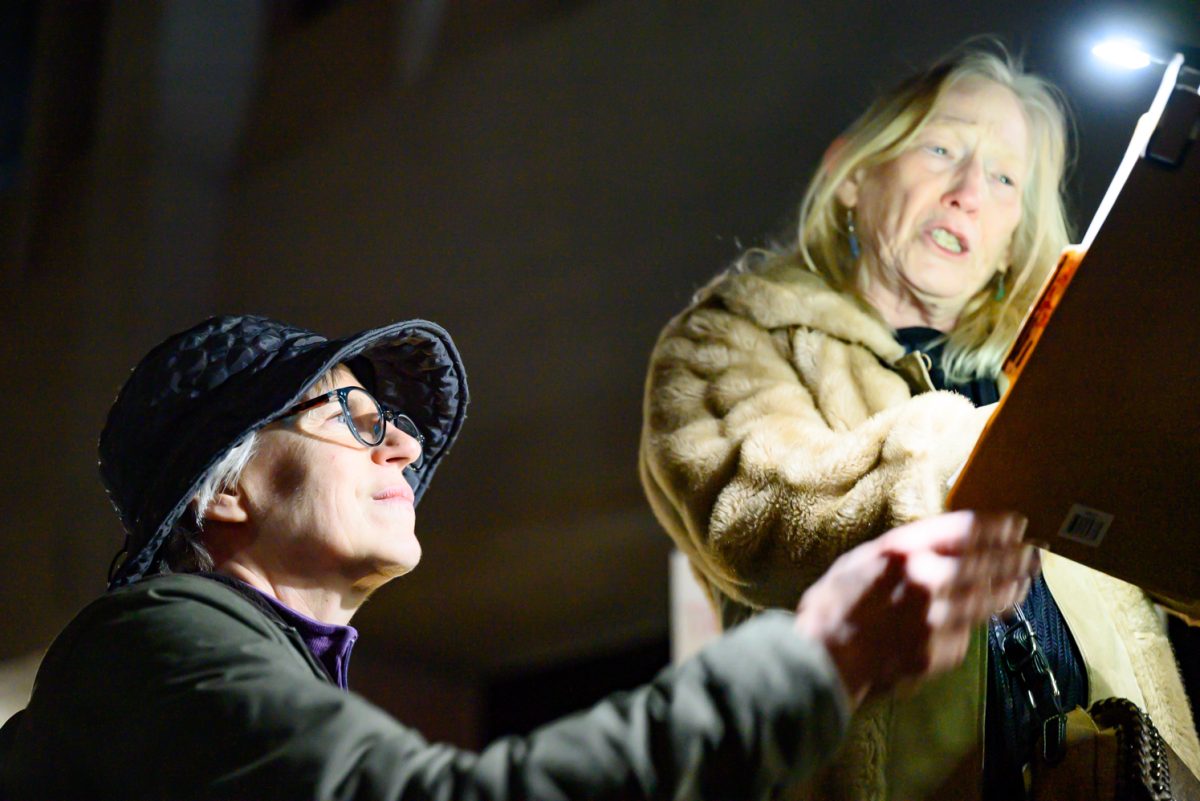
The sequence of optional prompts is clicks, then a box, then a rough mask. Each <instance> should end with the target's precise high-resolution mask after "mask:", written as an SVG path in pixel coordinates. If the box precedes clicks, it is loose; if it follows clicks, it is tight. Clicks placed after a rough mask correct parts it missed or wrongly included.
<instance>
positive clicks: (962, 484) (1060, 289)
mask: <svg viewBox="0 0 1200 801" xmlns="http://www.w3.org/2000/svg"><path fill="white" fill-rule="evenodd" d="M1183 69H1185V68H1183V58H1182V56H1176V58H1175V60H1173V61H1172V62H1171V64H1170V65H1169V67H1168V69H1167V71H1166V73H1165V74H1164V76H1163V82H1162V85H1160V87H1159V92H1158V94H1157V95H1156V97H1155V102H1154V104H1152V105H1151V109H1150V111H1149V112H1147V113H1146V114H1145V115H1143V118H1142V121H1141V122H1140V123H1139V125H1138V128H1137V130H1136V131H1135V133H1134V137H1133V139H1132V140H1131V142H1130V146H1129V148H1128V150H1127V151H1126V157H1125V158H1124V159H1123V160H1122V163H1121V167H1120V168H1119V169H1118V172H1117V176H1116V177H1115V178H1114V180H1113V183H1112V185H1111V186H1110V187H1109V190H1108V193H1107V194H1106V195H1105V199H1104V201H1103V202H1102V203H1101V206H1100V209H1099V210H1098V211H1097V214H1096V218H1095V219H1094V220H1093V221H1092V225H1091V227H1090V228H1089V229H1088V232H1087V235H1085V237H1084V240H1083V242H1082V243H1081V244H1080V245H1078V246H1071V247H1069V248H1067V249H1066V250H1065V251H1064V252H1063V255H1062V257H1061V259H1060V261H1059V263H1058V267H1057V269H1056V270H1055V271H1054V272H1053V273H1052V274H1051V276H1050V277H1049V279H1047V282H1046V284H1045V286H1044V287H1043V289H1042V293H1041V295H1040V298H1039V300H1038V302H1037V303H1035V304H1034V305H1033V307H1032V309H1031V310H1030V313H1029V315H1028V316H1027V317H1026V320H1025V323H1024V325H1023V326H1022V330H1021V333H1020V334H1019V335H1018V337H1017V339H1016V341H1015V342H1014V344H1013V347H1012V349H1011V350H1010V352H1009V355H1008V357H1007V358H1006V360H1005V365H1004V373H1005V375H1006V376H1007V377H1008V378H1009V380H1010V382H1011V384H1010V387H1009V390H1008V392H1007V393H1006V394H1005V396H1004V397H1003V398H1002V399H1001V401H1000V403H999V404H998V405H997V409H996V411H995V412H994V413H993V415H992V417H991V419H990V420H989V422H988V424H987V426H986V427H985V429H984V431H983V434H982V435H981V436H980V438H979V440H978V442H977V443H976V445H975V449H974V451H973V452H972V454H971V456H970V457H969V458H968V460H967V462H966V463H965V464H964V466H963V469H962V470H961V471H960V472H959V474H958V476H957V479H956V480H955V483H954V485H953V486H952V488H951V490H950V493H949V495H948V496H947V507H948V508H950V509H967V508H973V509H989V508H991V509H1015V510H1018V511H1020V512H1022V513H1024V514H1026V515H1027V516H1028V517H1029V528H1028V530H1027V534H1026V536H1027V537H1028V538H1030V539H1032V540H1035V541H1037V542H1038V543H1039V544H1041V545H1043V546H1044V547H1046V548H1048V550H1050V551H1052V552H1054V553H1057V554H1061V555H1062V556H1065V557H1067V558H1069V559H1072V560H1074V561H1077V562H1081V563H1083V564H1085V565H1087V566H1089V567H1092V568H1095V569H1097V570H1100V571H1102V572H1105V573H1108V574H1110V575H1112V576H1115V577H1117V578H1120V579H1122V580H1125V581H1128V582H1130V583H1132V584H1135V585H1138V586H1140V587H1143V588H1144V589H1147V590H1151V591H1156V592H1159V593H1162V594H1164V595H1167V596H1171V597H1175V598H1180V599H1188V600H1194V599H1198V598H1200V144H1198V143H1197V142H1196V137H1197V135H1198V133H1200V94H1197V90H1196V88H1195V85H1194V83H1193V86H1191V87H1188V86H1185V85H1183V84H1177V80H1178V78H1179V75H1180V72H1181V70H1183ZM1186 73H1187V74H1188V76H1189V77H1192V76H1195V77H1200V73H1197V72H1196V71H1195V70H1186Z"/></svg>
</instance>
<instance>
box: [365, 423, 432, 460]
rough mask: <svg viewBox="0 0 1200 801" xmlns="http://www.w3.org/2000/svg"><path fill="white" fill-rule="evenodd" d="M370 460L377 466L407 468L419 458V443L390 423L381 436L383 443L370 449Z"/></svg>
mask: <svg viewBox="0 0 1200 801" xmlns="http://www.w3.org/2000/svg"><path fill="white" fill-rule="evenodd" d="M371 458H372V459H374V460H375V461H376V462H378V463H379V464H390V465H394V466H397V467H401V468H404V467H408V466H409V465H410V464H412V463H413V462H415V461H417V460H418V459H420V458H421V443H419V442H417V440H416V438H414V437H412V436H409V435H408V434H406V433H405V432H403V431H401V430H400V429H399V428H397V427H396V426H395V425H392V424H391V423H388V424H387V430H386V431H385V432H384V435H383V442H381V443H379V444H378V445H376V446H375V447H374V448H371Z"/></svg>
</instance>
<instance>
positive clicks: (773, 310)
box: [639, 263, 1200, 799]
mask: <svg viewBox="0 0 1200 801" xmlns="http://www.w3.org/2000/svg"><path fill="white" fill-rule="evenodd" d="M912 356H917V354H913V355H912ZM912 356H910V357H905V354H904V349H903V348H902V347H901V346H900V345H899V343H897V342H896V340H895V339H894V337H893V333H892V331H891V330H890V329H889V328H888V327H887V326H886V325H885V324H883V323H882V322H881V321H880V319H879V318H878V317H877V316H876V315H875V314H873V313H872V312H871V311H870V310H868V309H867V308H866V307H865V306H863V305H861V304H859V303H858V302H856V301H855V300H854V299H852V298H850V297H848V296H846V295H843V294H840V293H838V292H835V291H833V290H832V289H830V288H829V287H828V286H827V285H826V284H825V283H824V282H823V281H822V280H821V279H820V278H819V277H817V276H816V275H814V274H812V273H810V272H808V271H806V270H804V269H801V268H800V267H797V266H795V265H792V264H786V263H768V264H766V265H763V266H761V267H757V268H754V269H751V270H748V271H740V272H730V273H726V274H724V275H721V276H718V277H717V278H716V279H715V280H714V281H713V282H712V283H711V284H709V286H707V287H706V288H705V289H703V290H702V291H701V292H700V293H698V295H697V297H696V299H695V301H694V302H693V304H692V305H691V306H690V307H689V308H688V309H686V310H685V311H684V312H683V313H682V314H681V315H679V316H678V317H676V318H675V319H673V320H672V321H671V322H670V323H669V324H668V325H667V326H666V328H665V329H664V331H663V333H662V335H661V336H660V338H659V340H658V342H657V344H656V345H655V348H654V351H653V354H652V356H651V364H650V370H649V375H648V378H647V383H646V394H645V406H644V427H643V431H642V440H641V449H640V459H639V466H640V472H641V477H642V482H643V485H644V487H645V489H646V493H647V496H648V498H649V500H650V503H651V506H652V507H653V509H654V512H655V515H656V516H657V517H658V519H659V521H660V522H661V524H662V525H663V526H664V527H665V528H666V529H667V531H668V533H669V534H670V535H671V537H672V538H673V539H674V541H675V543H676V545H677V546H678V547H679V548H680V549H681V550H682V551H683V552H684V553H686V554H687V555H688V557H689V560H690V561H691V564H692V568H693V570H694V572H695V573H696V574H697V576H698V577H699V578H700V579H701V583H702V584H703V585H704V586H706V587H707V589H708V590H709V593H710V595H711V597H712V600H713V602H714V604H715V605H716V606H717V608H718V610H719V612H720V615H721V618H722V622H723V624H724V625H726V626H728V625H731V624H733V623H735V622H737V621H739V620H741V619H743V618H744V617H746V616H747V615H748V614H750V613H752V612H753V611H756V610H759V609H763V608H767V607H776V606H778V607H785V608H794V607H795V605H796V603H797V601H798V600H799V597H800V595H801V593H802V592H803V591H804V589H806V588H807V587H808V585H810V584H811V583H812V582H813V581H814V580H815V579H816V578H817V577H819V576H820V575H821V574H822V573H823V572H825V570H826V569H827V568H828V567H829V566H830V564H831V563H832V562H833V560H834V559H836V558H837V557H838V556H839V555H840V554H842V553H844V552H845V551H846V550H848V549H850V548H852V547H853V546H855V545H857V544H858V543H860V542H863V541H865V540H867V539H870V538H871V537H874V536H876V535H878V534H880V533H882V532H883V531H885V530H887V529H889V528H891V527H893V526H896V525H898V524H901V523H905V522H909V521H911V520H915V519H917V518H920V517H923V516H926V515H930V514H934V513H937V512H939V511H941V510H942V505H943V499H944V496H945V492H946V489H947V482H948V481H949V479H950V477H951V476H952V474H953V473H954V471H955V470H957V469H958V468H959V466H961V464H962V463H963V462H964V461H965V460H966V458H967V456H968V455H969V453H970V450H971V447H972V446H973V444H974V442H975V440H976V439H977V437H978V434H979V432H980V431H981V430H982V428H983V425H984V423H985V422H986V419H987V416H988V414H989V410H986V409H983V410H981V409H975V408H974V407H973V406H972V405H971V403H970V401H968V400H967V399H966V398H963V397H962V396H960V395H958V394H956V393H951V392H945V391H932V389H931V387H930V385H929V383H928V375H927V374H925V371H924V369H923V367H922V365H921V363H920V362H919V361H918V360H917V359H914V358H912ZM923 374H924V375H923ZM927 390H928V391H927ZM1044 573H1045V576H1046V581H1047V583H1048V584H1049V585H1050V587H1051V591H1052V592H1053V593H1054V596H1055V599H1056V600H1057V601H1058V603H1059V606H1060V609H1062V611H1063V615H1064V618H1066V620H1067V623H1068V625H1069V626H1070V627H1071V630H1072V632H1073V634H1074V635H1075V638H1076V640H1077V642H1078V643H1079V645H1080V649H1081V652H1082V654H1083V657H1084V662H1085V665H1086V668H1087V671H1088V679H1089V687H1090V688H1091V693H1090V694H1091V696H1092V698H1093V699H1095V698H1100V697H1105V695H1112V694H1121V695H1125V696H1126V697H1130V698H1132V699H1133V700H1134V701H1135V702H1138V703H1139V705H1140V706H1142V707H1143V708H1145V709H1147V710H1148V711H1149V712H1150V714H1151V717H1152V718H1153V720H1154V721H1155V722H1156V724H1157V725H1158V727H1159V729H1160V731H1162V733H1163V736H1164V738H1165V739H1166V740H1167V741H1168V743H1170V744H1171V745H1172V747H1173V748H1174V749H1175V750H1176V751H1177V752H1178V753H1179V754H1180V756H1181V757H1182V758H1183V759H1184V761H1185V762H1186V763H1188V764H1189V766H1190V767H1191V768H1192V770H1193V772H1198V773H1200V744H1198V743H1197V741H1196V733H1195V727H1194V725H1193V723H1192V719H1191V715H1190V714H1189V712H1188V703H1187V700H1186V697H1185V696H1184V693H1183V689H1182V684H1181V682H1180V678H1179V673H1178V668H1177V666H1176V663H1175V661H1174V656H1173V653H1172V651H1171V649H1170V645H1169V643H1168V641H1167V639H1166V636H1165V632H1164V627H1163V626H1162V621H1161V617H1160V616H1159V615H1158V614H1157V611H1156V609H1155V607H1154V606H1153V605H1152V604H1151V603H1150V602H1149V601H1148V600H1147V599H1146V597H1145V596H1144V595H1143V594H1142V593H1141V592H1140V591H1139V590H1137V589H1136V588H1133V587H1131V586H1129V585H1127V584H1123V583H1122V582H1118V581H1116V580H1114V579H1111V578H1108V577H1107V576H1103V575H1101V574H1098V573H1095V572H1094V571H1091V570H1088V569H1086V568H1083V567H1081V566H1078V565H1075V564H1074V563H1071V562H1067V561H1066V560H1062V559H1053V558H1048V559H1047V560H1045V563H1044ZM1096 604H1100V606H1097V605H1096ZM1096 610H1101V611H1102V614H1101V615H1096V614H1095V611H1096ZM1098 619H1099V622H1097V620H1098ZM985 678H986V644H985V641H984V639H983V635H982V633H981V634H980V635H979V637H978V638H977V641H976V642H975V643H974V644H973V646H972V648H971V651H970V653H969V655H968V658H967V661H966V663H965V664H964V665H963V666H962V667H961V668H959V669H958V670H956V671H953V672H951V673H949V674H947V675H945V676H942V677H939V678H938V679H936V680H934V681H933V682H931V683H929V684H927V685H926V686H925V687H923V688H922V689H921V690H920V691H918V692H917V693H915V694H914V693H909V694H906V695H905V696H904V697H897V696H891V697H887V698H882V699H876V700H875V701H874V702H871V703H868V704H867V705H866V706H865V707H864V708H863V709H862V710H860V712H859V714H858V715H857V716H856V721H855V723H854V725H853V726H852V729H851V735H850V739H849V742H848V744H847V747H846V748H845V749H843V752H842V754H841V756H840V757H839V759H838V761H837V762H836V763H835V764H834V766H833V767H832V768H831V769H830V770H828V771H826V774H825V776H824V777H823V778H822V780H821V781H820V782H818V783H817V784H816V785H814V786H813V787H810V788H808V792H809V795H810V796H811V797H820V798H856V799H862V798H880V799H882V798H900V797H904V798H908V797H915V796H920V795H929V794H935V793H936V794H938V795H940V796H942V797H951V796H952V795H953V797H967V796H966V795H962V794H963V793H972V792H977V785H978V778H979V777H978V770H977V766H978V764H979V762H978V761H977V759H978V756H979V752H978V749H979V747H980V746H979V739H980V738H979V735H980V733H981V731H982V714H983V694H984V687H985V684H984V680H985ZM1118 691H1120V692H1118ZM955 732H956V733H955ZM963 765H971V766H975V767H974V768H968V769H965V770H964V769H960V768H959V767H953V768H952V767H950V766H963Z"/></svg>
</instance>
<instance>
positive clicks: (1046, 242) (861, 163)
mask: <svg viewBox="0 0 1200 801" xmlns="http://www.w3.org/2000/svg"><path fill="white" fill-rule="evenodd" d="M989 44H991V45H992V47H991V48H985V47H980V46H978V45H971V46H967V47H964V48H962V49H960V50H959V51H957V52H956V53H954V54H952V55H950V56H949V57H947V58H946V59H944V60H942V61H940V62H938V63H937V64H935V65H934V66H932V67H931V68H929V69H928V70H926V71H924V72H922V73H920V74H918V75H916V76H914V77H913V78H910V79H909V80H907V81H905V82H904V83H902V84H900V85H899V86H898V87H896V88H895V89H893V90H892V91H891V92H888V93H887V94H885V95H883V96H882V97H880V98H879V99H878V100H876V101H875V102H874V103H873V104H872V105H871V107H870V108H868V109H867V110H866V112H865V113H863V115H862V116H861V117H859V118H858V119H857V120H856V121H855V122H854V123H853V124H852V125H851V126H850V127H849V128H848V129H847V130H846V132H845V134H844V135H843V137H842V141H841V143H840V148H839V150H838V151H837V154H836V157H834V158H833V159H831V160H829V163H826V164H822V165H821V167H820V168H818V170H817V172H816V174H815V175H814V177H813V179H812V181H811V183H810V184H809V187H808V190H807V191H806V192H805V195H804V200H803V201H802V203H801V206H800V222H799V231H798V237H797V240H796V243H795V244H794V245H792V246H791V247H790V248H784V249H780V250H777V251H774V252H770V253H769V254H766V255H767V256H768V259H767V260H768V261H772V262H774V261H777V260H785V261H794V262H796V263H798V264H802V265H804V266H805V267H807V268H808V269H809V270H811V271H813V272H815V273H817V274H818V275H820V276H821V277H822V278H824V279H825V280H826V281H827V282H828V283H829V284H830V285H831V286H832V287H833V288H835V289H837V290H839V291H841V292H846V293H850V294H853V295H855V296H856V297H858V298H859V299H860V300H861V295H859V289H858V275H857V270H858V264H857V261H856V260H855V259H854V258H853V256H852V255H851V253H850V248H849V245H848V242H847V232H846V227H845V225H846V211H847V210H846V208H845V206H843V205H842V204H841V203H840V202H839V201H838V199H837V196H836V192H837V189H838V187H839V186H840V185H841V184H842V183H843V182H844V181H845V180H846V179H847V178H848V177H849V176H851V175H853V174H854V173H855V172H856V171H858V170H860V169H864V168H868V169H869V168H871V167H875V166H878V165H880V164H884V163H886V162H888V161H890V160H892V159H894V158H895V157H896V156H898V155H899V154H900V153H901V152H903V151H904V150H905V149H906V148H907V147H908V146H909V145H910V144H911V143H912V141H913V140H914V138H915V137H916V136H918V135H919V134H920V133H921V130H922V128H923V127H924V126H925V123H926V121H927V120H928V119H929V117H930V115H931V112H932V111H933V109H934V107H935V106H936V105H937V102H938V100H939V99H940V98H941V97H942V95H943V94H944V93H945V92H946V91H947V90H948V89H950V88H951V87H953V86H955V85H957V84H959V83H961V82H962V81H964V80H967V79H972V78H976V79H979V78H981V79H984V80H988V81H991V82H993V83H996V84H999V85H1001V86H1003V87H1005V88H1007V89H1009V90H1010V91H1011V92H1012V93H1013V94H1014V95H1016V97H1017V99H1018V101H1019V102H1020V103H1021V107H1022V108H1023V109H1024V111H1025V116H1026V122H1027V124H1028V127H1029V135H1030V152H1031V153H1033V163H1032V165H1031V169H1030V174H1029V177H1028V178H1027V180H1026V182H1025V188H1024V192H1023V193H1022V199H1021V219H1020V222H1019V223H1018V224H1017V228H1016V230H1015V231H1014V232H1013V239H1012V245H1011V248H1010V250H1009V258H1010V263H1009V264H1008V265H1007V269H1006V270H1004V275H1003V281H1004V283H1005V290H1006V291H1005V293H1004V296H1003V298H1001V299H997V295H998V294H999V293H998V292H997V286H996V280H993V281H991V282H989V283H988V284H987V285H986V286H985V287H984V288H983V289H981V290H980V291H979V292H978V293H977V294H976V295H975V296H974V297H972V298H971V299H970V300H969V301H968V302H967V304H966V307H965V308H964V309H963V312H962V314H961V315H960V317H959V321H958V325H957V326H956V327H955V328H954V330H953V331H951V332H950V333H949V334H948V336H947V338H946V347H945V350H944V352H943V358H942V367H943V369H944V370H945V372H946V375H947V377H948V378H951V379H953V380H966V379H969V378H971V377H974V376H992V377H994V376H996V375H998V374H999V372H1000V367H1001V362H1002V361H1003V359H1004V356H1005V354H1006V353H1007V351H1008V348H1009V346H1010V344H1011V343H1012V340H1013V338H1014V337H1015V336H1016V334H1017V330H1018V328H1019V327H1020V324H1021V321H1022V319H1024V316H1025V313H1026V311H1027V310H1028V309H1029V306H1030V305H1031V304H1032V303H1033V301H1034V299H1035V297H1036V294H1037V292H1038V290H1039V289H1040V287H1041V286H1042V283H1043V281H1044V280H1045V278H1046V276H1047V275H1048V273H1049V271H1050V270H1051V269H1052V268H1053V266H1054V264H1055V263H1056V261H1057V260H1058V256H1059V254H1060V252H1061V251H1062V249H1063V247H1064V246H1065V245H1066V244H1067V243H1068V241H1069V240H1070V230H1069V224H1068V222H1067V216H1066V208H1065V202H1064V197H1063V186H1062V184H1063V177H1064V173H1065V171H1066V166H1067V135H1068V124H1069V122H1068V121H1069V116H1068V114H1067V110H1066V103H1065V101H1064V100H1063V98H1062V95H1061V93H1060V92H1059V90H1058V89H1057V88H1055V87H1054V86H1053V85H1052V84H1050V83H1048V82H1047V81H1045V80H1044V79H1042V78H1039V77H1038V76H1036V75H1031V74H1029V73H1026V72H1024V71H1023V69H1022V66H1021V64H1020V62H1019V61H1018V60H1017V59H1015V58H1014V57H1012V56H1011V55H1009V54H1008V53H1007V52H1006V51H1005V50H1004V48H1003V47H1002V46H1000V45H999V44H998V43H995V42H989ZM993 50H994V51H995V52H993ZM763 255H764V254H763V253H761V252H760V253H759V254H756V260H757V259H761V258H762V256H763ZM997 280H998V279H997Z"/></svg>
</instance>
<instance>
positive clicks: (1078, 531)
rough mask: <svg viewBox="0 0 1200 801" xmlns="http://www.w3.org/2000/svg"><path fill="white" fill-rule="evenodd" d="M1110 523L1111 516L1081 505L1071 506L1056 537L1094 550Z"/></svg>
mask: <svg viewBox="0 0 1200 801" xmlns="http://www.w3.org/2000/svg"><path fill="white" fill-rule="evenodd" d="M1112 521H1113V516H1112V515H1110V514H1109V513H1108V512H1101V511H1100V510H1099V509H1093V508H1091V507H1090V506H1084V505H1083V504H1081V503H1076V504H1072V505H1071V511H1069V512H1068V513H1067V519H1066V520H1064V521H1063V524H1062V527H1061V528H1060V529H1059V530H1058V536H1060V537H1063V538H1065V539H1068V540H1074V541H1075V542H1082V543H1083V544H1084V545H1090V546H1092V547H1093V548H1096V547H1099V545H1100V541H1101V540H1103V539H1104V535H1105V534H1107V533H1108V527H1109V526H1111V525H1112Z"/></svg>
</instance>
